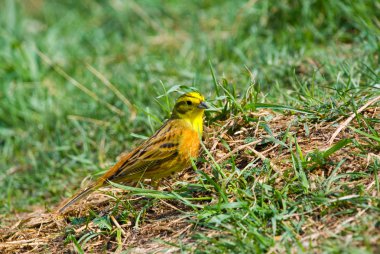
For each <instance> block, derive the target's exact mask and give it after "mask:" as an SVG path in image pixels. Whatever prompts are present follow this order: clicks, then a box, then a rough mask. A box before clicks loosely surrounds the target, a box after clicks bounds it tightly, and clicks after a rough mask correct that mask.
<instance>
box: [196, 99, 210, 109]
mask: <svg viewBox="0 0 380 254" xmlns="http://www.w3.org/2000/svg"><path fill="white" fill-rule="evenodd" d="M197 108H200V109H208V106H207V104H206V103H205V102H204V101H202V102H201V103H199V105H198V107H197Z"/></svg>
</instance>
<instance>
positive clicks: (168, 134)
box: [56, 91, 208, 214]
mask: <svg viewBox="0 0 380 254" xmlns="http://www.w3.org/2000/svg"><path fill="white" fill-rule="evenodd" d="M206 109H208V105H207V103H206V102H205V98H204V96H203V95H202V94H200V93H199V92H194V91H193V92H188V93H185V94H183V95H181V96H180V97H179V98H178V99H177V100H176V102H175V105H174V108H173V110H172V113H171V116H170V118H169V119H168V120H166V121H165V122H164V123H163V125H162V126H161V127H160V128H159V129H158V130H157V131H156V132H155V133H154V134H153V135H152V136H151V137H150V138H148V139H147V140H145V141H144V142H143V143H142V144H140V145H139V146H138V147H136V148H135V149H134V150H132V151H131V152H129V153H125V154H122V155H121V156H120V158H119V160H118V161H117V162H116V163H115V164H114V165H113V166H112V167H110V168H109V169H108V171H107V172H105V173H104V174H103V175H102V176H100V177H99V178H98V179H97V180H96V181H94V182H93V183H92V184H90V185H89V186H88V187H86V188H85V189H83V190H80V191H79V192H78V193H77V194H74V195H73V196H72V197H71V198H70V199H69V200H68V201H66V202H64V204H63V205H61V206H60V207H58V208H57V209H56V212H58V214H63V213H64V212H65V211H67V208H69V207H70V206H71V205H73V204H74V203H76V202H78V201H79V200H81V199H83V198H85V197H86V196H88V195H89V194H90V193H92V192H93V191H95V190H97V189H98V188H100V187H102V186H106V185H108V184H109V183H110V182H115V183H131V182H132V183H133V182H138V181H140V180H143V179H151V180H152V181H157V180H159V179H161V178H164V177H167V176H169V175H172V174H173V173H175V172H179V171H182V170H184V169H186V168H188V167H190V166H191V161H192V159H195V158H197V157H198V156H199V152H200V142H201V138H202V133H203V116H204V111H205V110H206Z"/></svg>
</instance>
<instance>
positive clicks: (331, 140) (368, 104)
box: [328, 95, 380, 145]
mask: <svg viewBox="0 0 380 254" xmlns="http://www.w3.org/2000/svg"><path fill="white" fill-rule="evenodd" d="M379 100H380V95H379V96H377V97H375V98H373V99H372V100H370V101H368V102H367V103H366V104H364V105H363V106H362V107H361V108H359V109H358V111H357V112H354V113H352V114H351V116H350V117H349V118H347V119H346V121H344V122H343V123H342V124H340V125H339V127H338V129H336V131H335V132H334V134H333V135H332V136H331V138H330V140H329V141H328V143H329V145H332V143H333V142H334V139H335V138H336V136H338V134H339V133H340V132H341V131H342V130H343V129H344V128H346V127H347V126H348V124H349V123H350V122H351V121H352V119H354V118H355V116H356V115H357V114H359V113H360V112H362V111H363V110H365V109H366V108H368V107H369V106H370V105H371V104H373V103H375V102H377V101H379Z"/></svg>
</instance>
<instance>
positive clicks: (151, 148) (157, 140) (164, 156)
mask: <svg viewBox="0 0 380 254" xmlns="http://www.w3.org/2000/svg"><path fill="white" fill-rule="evenodd" d="M180 137H181V131H180V130H178V129H177V128H170V125H169V126H168V124H167V123H166V124H165V125H164V126H163V128H161V129H160V130H158V131H157V132H156V133H155V134H154V135H153V136H152V137H151V138H150V139H148V140H147V141H145V142H144V143H143V144H142V145H140V146H139V147H137V148H136V149H135V150H133V151H132V152H130V153H129V154H127V155H125V156H123V157H122V158H121V159H120V161H119V162H117V163H116V164H115V165H114V166H113V167H112V168H111V169H109V170H108V171H107V172H106V173H105V174H104V175H103V176H102V177H101V179H102V181H103V182H104V181H116V182H117V181H119V180H126V179H128V176H132V175H143V174H144V173H145V172H146V171H148V170H149V168H153V167H154V166H157V165H160V164H162V163H163V162H165V161H168V160H171V159H173V158H175V157H176V156H177V155H178V146H179V141H180Z"/></svg>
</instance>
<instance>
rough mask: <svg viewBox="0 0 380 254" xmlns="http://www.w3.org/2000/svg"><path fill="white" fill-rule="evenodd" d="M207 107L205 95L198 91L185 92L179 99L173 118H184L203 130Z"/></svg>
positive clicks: (198, 129)
mask: <svg viewBox="0 0 380 254" xmlns="http://www.w3.org/2000/svg"><path fill="white" fill-rule="evenodd" d="M207 108H208V106H207V104H206V103H205V98H204V97H203V95H201V94H200V93H198V92H189V93H185V94H183V95H182V96H180V97H179V98H178V99H177V101H176V103H175V105H174V109H173V112H172V116H171V118H172V119H184V120H186V121H188V122H190V123H191V125H192V126H193V127H194V128H195V129H196V130H197V131H199V132H202V121H203V113H204V110H205V109H207Z"/></svg>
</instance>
